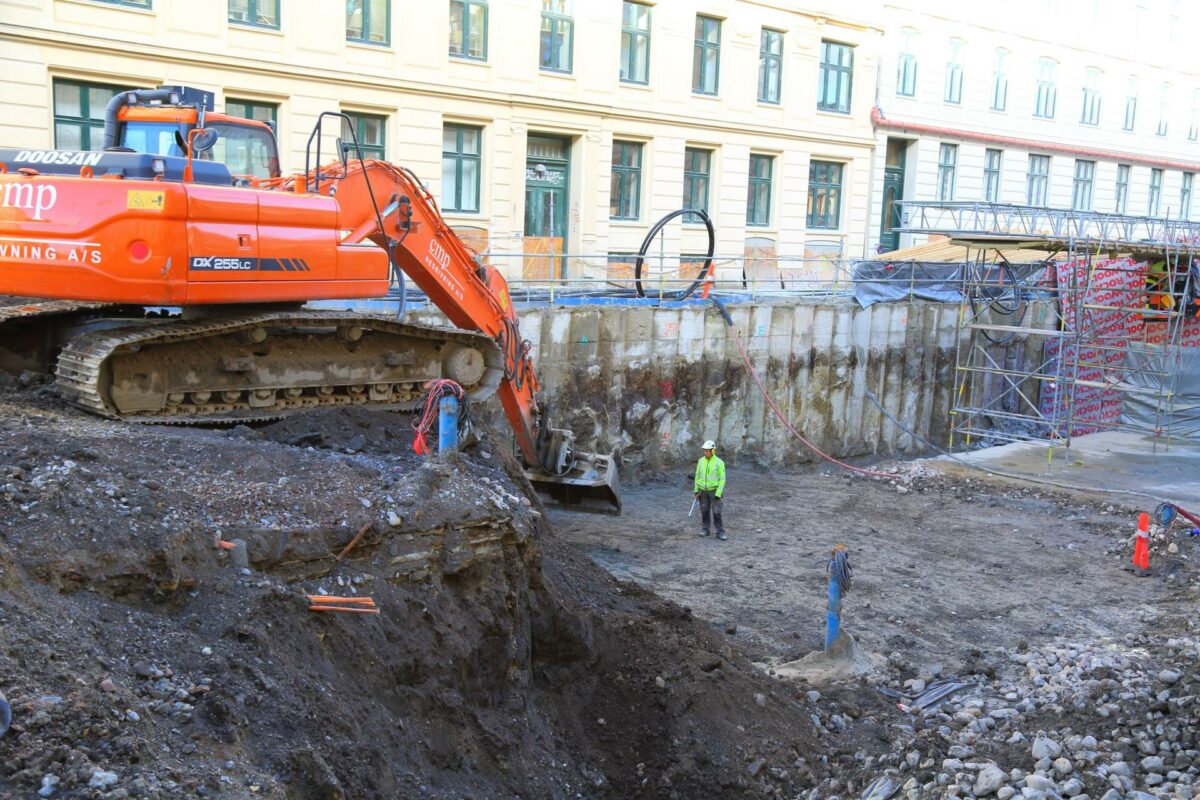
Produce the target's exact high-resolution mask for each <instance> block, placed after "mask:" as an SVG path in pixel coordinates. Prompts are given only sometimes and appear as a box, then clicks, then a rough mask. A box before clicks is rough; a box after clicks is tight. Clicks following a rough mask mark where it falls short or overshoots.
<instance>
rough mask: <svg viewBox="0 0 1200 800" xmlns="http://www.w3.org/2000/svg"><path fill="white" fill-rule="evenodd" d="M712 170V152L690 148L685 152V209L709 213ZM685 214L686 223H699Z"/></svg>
mask: <svg viewBox="0 0 1200 800" xmlns="http://www.w3.org/2000/svg"><path fill="white" fill-rule="evenodd" d="M711 170H712V151H711V150H700V149H698V148H695V147H689V148H687V149H686V150H684V151H683V207H684V208H689V209H693V210H695V211H708V177H709V173H710V172H711ZM690 216H692V215H690V214H685V215H684V217H683V219H684V222H697V221H698V220H693V219H689V217H690Z"/></svg>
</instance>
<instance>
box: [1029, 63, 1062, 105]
mask: <svg viewBox="0 0 1200 800" xmlns="http://www.w3.org/2000/svg"><path fill="white" fill-rule="evenodd" d="M1057 66H1058V63H1057V62H1056V61H1055V60H1054V59H1052V58H1041V59H1038V78H1037V100H1036V101H1035V103H1034V106H1033V115H1034V116H1035V117H1042V118H1044V119H1054V106H1055V103H1056V101H1057V100H1058V87H1057V86H1055V84H1054V68H1055V67H1057Z"/></svg>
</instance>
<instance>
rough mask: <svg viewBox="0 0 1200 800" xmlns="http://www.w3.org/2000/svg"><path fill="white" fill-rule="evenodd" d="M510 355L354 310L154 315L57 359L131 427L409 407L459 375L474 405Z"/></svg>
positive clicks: (66, 390) (468, 337) (63, 375)
mask: <svg viewBox="0 0 1200 800" xmlns="http://www.w3.org/2000/svg"><path fill="white" fill-rule="evenodd" d="M503 373H504V361H503V356H502V354H501V352H500V348H499V347H498V346H497V344H496V343H495V342H494V341H493V340H492V339H490V338H488V337H487V336H484V335H482V334H478V333H469V332H467V331H463V330H459V329H457V328H447V327H439V326H433V325H409V324H405V323H403V322H400V321H398V320H396V319H394V318H388V317H383V316H371V315H364V314H359V313H349V312H324V311H308V310H298V311H279V312H263V313H247V314H228V315H214V316H210V317H205V318H202V319H198V320H182V321H181V320H177V319H172V320H146V321H139V322H138V324H131V325H129V326H127V327H119V328H115V329H109V330H98V331H92V332H87V333H83V334H80V335H79V336H76V337H75V338H74V339H72V340H71V341H69V342H68V343H67V344H66V346H64V348H63V350H62V352H61V353H60V354H59V357H58V367H57V383H58V387H59V389H60V391H61V392H62V393H63V395H64V396H65V397H66V398H67V399H68V400H70V402H72V403H73V404H74V405H76V406H79V407H80V408H83V409H85V410H87V411H89V412H91V413H93V414H98V415H101V416H105V417H110V418H116V419H124V420H127V421H130V422H144V423H158V424H163V423H166V424H185V425H186V424H214V423H216V424H219V423H229V422H243V421H256V420H270V419H278V418H280V417H283V416H287V415H288V414H291V413H295V412H299V411H304V410H308V409H313V408H321V407H330V406H345V405H370V406H372V407H375V408H380V409H396V410H405V409H412V408H415V407H416V406H417V405H418V404H419V403H420V401H421V398H422V395H423V389H424V385H425V383H426V382H428V381H430V380H432V379H435V378H450V379H452V380H455V381H457V382H458V383H460V384H461V385H462V386H463V388H464V390H466V393H467V397H468V399H470V400H473V401H474V400H482V399H484V398H486V397H488V396H490V395H491V394H492V393H493V392H495V390H496V387H497V386H498V385H499V383H500V380H501V379H502V378H503Z"/></svg>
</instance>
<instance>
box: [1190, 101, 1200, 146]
mask: <svg viewBox="0 0 1200 800" xmlns="http://www.w3.org/2000/svg"><path fill="white" fill-rule="evenodd" d="M1197 138H1200V89H1193V90H1192V116H1191V121H1190V122H1189V123H1188V141H1189V142H1194V141H1196V139H1197Z"/></svg>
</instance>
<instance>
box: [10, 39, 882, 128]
mask: <svg viewBox="0 0 1200 800" xmlns="http://www.w3.org/2000/svg"><path fill="white" fill-rule="evenodd" d="M4 40H9V41H13V42H22V43H26V44H36V45H40V46H45V47H51V48H69V49H73V50H78V51H81V52H103V53H107V54H111V55H114V56H123V57H128V56H129V55H130V43H129V42H127V41H118V40H114V39H107V38H104V37H101V36H91V35H86V34H75V33H71V34H67V33H63V32H61V31H47V30H43V29H41V28H34V27H30V26H24V25H16V24H12V23H0V41H4ZM137 55H138V57H139V59H140V60H142V61H149V60H162V61H164V62H168V63H183V64H192V65H195V66H198V67H207V68H211V69H216V70H231V69H233V70H239V71H242V72H247V73H253V74H258V75H270V76H273V77H278V78H281V79H291V80H295V79H297V78H299V79H303V80H310V81H314V82H321V83H325V84H334V85H341V86H345V85H350V86H358V87H363V88H370V89H384V90H387V91H389V92H396V93H399V94H409V95H420V96H428V97H442V98H453V99H458V100H465V101H475V102H478V101H480V100H484V101H489V102H493V103H497V104H500V105H507V106H510V107H513V108H524V109H536V110H539V111H550V112H559V113H561V112H563V111H573V112H576V113H580V114H587V115H592V116H595V117H599V118H604V119H613V120H624V121H628V122H639V123H647V124H652V125H655V124H656V125H662V124H671V125H677V126H679V127H684V128H694V129H698V130H705V131H722V132H725V133H763V134H768V135H771V136H774V137H778V138H780V139H790V140H793V141H804V142H810V143H813V144H818V145H832V146H849V147H859V148H864V149H873V148H874V146H875V140H874V137H873V136H870V135H855V134H846V133H839V132H826V131H816V130H811V129H808V130H805V129H798V128H791V127H785V126H781V125H761V124H758V123H755V124H754V125H753V127H748V126H747V125H746V124H740V123H737V122H732V121H722V120H720V119H718V118H717V117H715V116H710V117H702V116H688V115H684V114H671V113H664V112H662V111H657V110H654V111H650V110H647V111H639V110H636V109H630V108H621V107H618V106H614V105H611V104H601V103H587V102H582V101H579V100H570V99H564V98H553V97H541V96H537V95H529V94H521V93H514V92H498V91H495V90H492V89H487V88H484V87H471V88H466V87H458V86H453V85H449V84H445V83H432V82H428V81H420V80H414V79H413V78H411V77H408V76H406V77H404V78H403V79H401V78H399V77H396V78H390V77H384V76H374V75H364V74H363V73H361V72H352V71H349V70H344V69H336V68H326V67H308V66H301V65H293V64H281V63H280V62H278V61H266V60H259V59H254V58H246V57H244V56H231V55H228V54H222V53H199V52H194V51H185V50H180V49H177V48H171V47H165V46H162V45H156V44H153V43H149V42H145V43H142V42H139V43H138V45H137ZM48 66H49V67H50V69H51V71H53V70H54V69H55V67H56V66H58V65H55V64H49V65H48Z"/></svg>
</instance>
